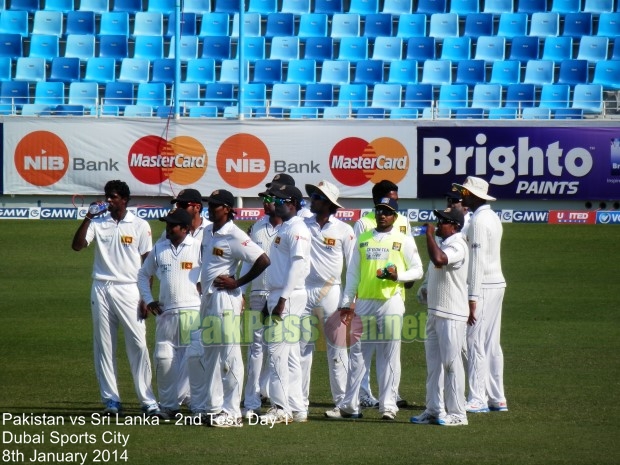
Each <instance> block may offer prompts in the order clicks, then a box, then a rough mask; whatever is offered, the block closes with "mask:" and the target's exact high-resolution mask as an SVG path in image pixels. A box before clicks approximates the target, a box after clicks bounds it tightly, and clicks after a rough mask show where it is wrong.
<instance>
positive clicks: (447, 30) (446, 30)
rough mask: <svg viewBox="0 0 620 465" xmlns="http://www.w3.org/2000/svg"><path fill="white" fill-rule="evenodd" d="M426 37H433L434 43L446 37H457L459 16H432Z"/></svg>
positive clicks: (439, 14)
mask: <svg viewBox="0 0 620 465" xmlns="http://www.w3.org/2000/svg"><path fill="white" fill-rule="evenodd" d="M428 35H430V36H431V37H434V38H435V41H437V40H439V41H441V40H443V39H445V38H446V37H458V35H459V16H458V15H457V14H456V13H434V14H432V15H431V22H430V27H429V31H428Z"/></svg>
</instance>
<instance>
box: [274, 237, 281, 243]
mask: <svg viewBox="0 0 620 465" xmlns="http://www.w3.org/2000/svg"><path fill="white" fill-rule="evenodd" d="M273 243H274V244H279V243H280V236H278V237H276V240H275V241H273Z"/></svg>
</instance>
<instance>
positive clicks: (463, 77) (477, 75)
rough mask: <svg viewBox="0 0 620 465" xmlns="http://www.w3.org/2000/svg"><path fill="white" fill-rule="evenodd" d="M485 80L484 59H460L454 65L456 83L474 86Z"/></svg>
mask: <svg viewBox="0 0 620 465" xmlns="http://www.w3.org/2000/svg"><path fill="white" fill-rule="evenodd" d="M485 81H486V69H485V63H484V60H461V61H459V62H458V63H457V65H456V78H455V79H454V82H455V83H456V84H466V85H468V86H471V87H473V86H475V85H476V84H479V83H483V82H485Z"/></svg>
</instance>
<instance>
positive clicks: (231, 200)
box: [203, 189, 235, 208]
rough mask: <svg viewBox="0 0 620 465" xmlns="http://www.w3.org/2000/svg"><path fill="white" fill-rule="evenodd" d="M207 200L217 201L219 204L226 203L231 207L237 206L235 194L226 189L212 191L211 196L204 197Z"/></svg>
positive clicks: (210, 201)
mask: <svg viewBox="0 0 620 465" xmlns="http://www.w3.org/2000/svg"><path fill="white" fill-rule="evenodd" d="M203 200H205V201H206V202H209V203H215V204H218V205H226V206H228V207H230V208H232V207H234V206H235V196H234V195H232V193H231V192H230V191H227V190H226V189H218V190H215V191H213V192H211V195H210V196H209V197H204V199H203Z"/></svg>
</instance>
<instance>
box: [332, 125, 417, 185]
mask: <svg viewBox="0 0 620 465" xmlns="http://www.w3.org/2000/svg"><path fill="white" fill-rule="evenodd" d="M329 167H330V169H331V172H332V174H333V175H334V178H336V179H337V180H338V181H339V182H341V183H342V184H344V185H346V186H351V187H355V186H361V185H363V184H366V183H367V182H369V181H370V182H372V183H373V184H376V183H377V182H379V181H381V180H383V179H388V180H390V181H392V182H394V183H398V182H400V181H402V179H403V178H404V177H405V175H406V174H407V171H408V170H409V154H408V153H407V150H406V149H405V147H404V146H403V145H402V144H401V143H400V142H398V141H397V140H395V139H392V138H391V137H380V138H378V139H375V140H373V141H371V142H367V141H365V140H364V139H361V138H359V137H349V138H346V139H343V140H341V141H340V142H338V143H337V144H336V145H335V146H334V148H333V149H332V151H331V154H330V156H329Z"/></svg>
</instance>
